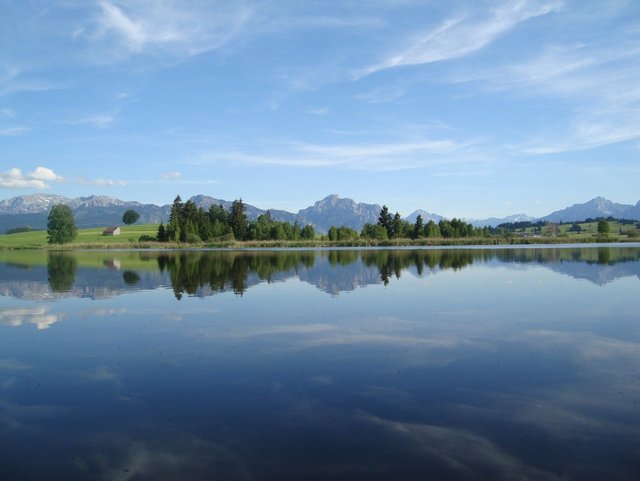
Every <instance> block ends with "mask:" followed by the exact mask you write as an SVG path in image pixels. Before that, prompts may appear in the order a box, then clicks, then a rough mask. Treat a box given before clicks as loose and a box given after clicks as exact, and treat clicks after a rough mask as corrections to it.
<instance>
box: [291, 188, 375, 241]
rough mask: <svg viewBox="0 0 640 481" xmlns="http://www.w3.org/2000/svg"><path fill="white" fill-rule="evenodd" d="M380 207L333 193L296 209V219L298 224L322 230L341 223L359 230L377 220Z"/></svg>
mask: <svg viewBox="0 0 640 481" xmlns="http://www.w3.org/2000/svg"><path fill="white" fill-rule="evenodd" d="M380 209H381V207H380V206H379V205H378V204H363V203H356V202H355V201H354V200H352V199H342V198H340V197H339V196H337V195H335V194H334V195H329V196H327V197H325V198H324V199H322V200H319V201H318V202H316V203H315V204H314V205H313V206H311V207H307V208H306V209H302V210H300V211H298V214H297V215H296V220H298V222H299V223H300V224H312V225H313V226H314V227H315V228H316V229H318V230H320V231H323V232H326V231H327V230H328V229H329V227H331V226H336V227H339V226H343V225H344V226H347V227H351V228H352V229H356V230H360V229H362V227H363V226H364V224H366V223H371V224H375V223H376V222H377V221H378V215H379V214H380Z"/></svg>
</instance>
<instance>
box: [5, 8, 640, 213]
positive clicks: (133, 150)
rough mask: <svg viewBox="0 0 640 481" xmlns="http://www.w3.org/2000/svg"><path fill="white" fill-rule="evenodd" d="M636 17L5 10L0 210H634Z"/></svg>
mask: <svg viewBox="0 0 640 481" xmlns="http://www.w3.org/2000/svg"><path fill="white" fill-rule="evenodd" d="M639 181H640V2H638V1H636V0H629V1H624V0H607V1H606V2H605V1H600V0H598V1H590V0H576V1H573V0H535V1H534V0H531V1H528V0H510V1H499V0H492V1H479V0H474V1H464V0H460V1H455V0H454V1H447V2H442V1H435V0H424V1H413V0H394V1H393V2H391V1H383V0H369V1H366V0H359V1H352V0H341V1H336V0H333V1H328V0H327V1H323V0H307V1H300V0H281V1H277V0H273V1H270V0H265V1H258V0H256V1H243V0H232V1H226V0H207V1H199V0H191V1H172V0H127V1H117V0H98V1H93V0H53V1H52V0H47V1H45V0H0V199H6V198H10V197H14V196H17V195H23V194H35V193H49V194H59V195H64V196H67V197H79V196H88V195H94V194H95V195H108V196H111V197H116V198H119V199H122V200H136V201H140V202H145V203H156V204H167V203H170V202H172V201H173V199H174V198H175V196H176V195H180V196H181V197H182V198H183V199H187V198H189V197H190V196H192V195H196V194H206V195H210V196H212V197H216V198H220V199H225V200H234V199H238V198H242V199H243V200H244V201H245V202H246V203H249V204H253V205H255V206H257V207H261V208H264V209H267V208H273V209H276V208H277V209H286V210H289V211H293V212H297V211H298V210H299V209H302V208H305V207H307V206H309V205H312V204H313V203H314V202H315V201H317V200H319V199H322V198H323V197H325V196H327V195H329V194H338V195H340V196H341V197H349V198H352V199H354V200H356V201H358V202H366V203H378V204H381V205H382V204H386V205H387V206H388V207H389V209H390V210H391V211H392V212H395V211H399V212H400V213H401V214H403V215H408V214H410V213H411V212H412V211H414V210H415V209H424V210H426V211H428V212H431V213H437V214H440V215H445V216H448V217H454V216H456V217H463V218H469V219H470V218H486V217H490V216H499V217H501V216H506V215H510V214H516V213H526V214H528V215H532V216H543V215H546V214H549V213H550V212H552V211H554V210H558V209H561V208H564V207H566V206H568V205H571V204H574V203H581V202H586V201H588V200H589V199H591V198H593V197H596V196H604V197H606V198H608V199H610V200H613V201H615V202H620V203H627V204H635V203H636V202H637V201H638V200H640V189H638V185H639Z"/></svg>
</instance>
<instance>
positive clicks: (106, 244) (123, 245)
mask: <svg viewBox="0 0 640 481" xmlns="http://www.w3.org/2000/svg"><path fill="white" fill-rule="evenodd" d="M157 229H158V226H157V225H155V224H145V225H132V226H123V227H121V231H122V233H121V234H120V235H117V236H104V235H102V230H103V229H102V228H93V229H81V230H79V231H78V237H77V238H76V239H75V241H74V242H72V243H69V244H65V245H62V246H59V245H54V246H50V245H48V244H47V233H46V232H45V231H31V232H20V233H16V234H4V235H0V249H56V250H58V249H63V250H69V249H74V250H76V249H132V248H133V249H185V248H227V249H242V248H246V249H250V248H278V247H280V248H314V247H411V246H417V247H421V246H443V247H446V246H471V245H509V244H586V243H593V242H637V241H638V237H634V236H629V235H625V234H620V233H611V234H608V235H606V236H600V235H598V234H597V233H595V232H589V231H587V232H581V233H579V234H576V235H570V234H569V233H568V232H561V233H560V234H559V235H542V236H540V237H533V236H522V235H521V234H513V235H508V236H491V237H469V238H459V239H453V238H446V239H445V238H440V237H439V238H421V239H389V240H375V239H364V238H358V239H351V240H345V241H329V240H321V239H316V240H299V241H275V240H274V241H245V242H242V241H220V242H206V243H198V244H185V243H176V242H162V243H160V242H139V241H138V239H139V238H140V236H142V235H147V236H152V237H153V236H155V234H156V232H157Z"/></svg>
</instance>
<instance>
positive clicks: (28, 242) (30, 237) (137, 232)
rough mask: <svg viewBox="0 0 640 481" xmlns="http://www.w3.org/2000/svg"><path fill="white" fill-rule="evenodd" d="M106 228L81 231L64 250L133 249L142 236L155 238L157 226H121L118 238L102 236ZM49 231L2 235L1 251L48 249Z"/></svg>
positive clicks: (0, 237) (0, 241)
mask: <svg viewBox="0 0 640 481" xmlns="http://www.w3.org/2000/svg"><path fill="white" fill-rule="evenodd" d="M103 230H104V227H96V228H93V229H79V230H78V237H76V239H75V240H74V241H73V242H71V243H69V244H65V245H64V248H69V247H71V248H81V247H93V248H95V247H120V246H121V247H133V246H135V245H137V244H138V239H139V238H140V236H142V235H149V236H152V237H155V236H156V234H157V232H158V225H157V224H141V225H129V226H121V227H120V230H121V234H120V235H116V236H106V235H102V231H103ZM47 246H48V244H47V231H31V232H18V233H16V234H3V235H0V249H38V248H44V247H47Z"/></svg>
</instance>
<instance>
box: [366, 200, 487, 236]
mask: <svg viewBox="0 0 640 481" xmlns="http://www.w3.org/2000/svg"><path fill="white" fill-rule="evenodd" d="M489 235H491V231H490V229H489V228H487V227H474V226H473V225H471V224H469V223H467V222H465V221H463V220H461V219H457V218H455V217H454V218H453V219H451V220H447V219H441V220H440V221H439V222H438V223H436V222H434V221H433V220H429V221H428V222H427V223H425V222H424V219H423V218H422V216H421V215H420V214H418V217H417V218H416V221H415V223H413V224H412V223H410V222H408V221H406V220H404V219H403V218H402V217H401V216H400V214H399V213H398V212H396V213H395V215H391V213H390V212H389V208H388V207H387V206H386V205H383V206H382V209H381V210H380V215H379V216H378V222H377V223H376V224H370V223H367V224H365V225H364V227H363V228H362V232H361V236H362V237H366V238H370V239H378V240H384V239H402V238H404V239H419V238H421V237H422V238H424V237H426V238H436V237H444V238H460V237H488V236H489Z"/></svg>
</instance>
